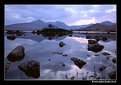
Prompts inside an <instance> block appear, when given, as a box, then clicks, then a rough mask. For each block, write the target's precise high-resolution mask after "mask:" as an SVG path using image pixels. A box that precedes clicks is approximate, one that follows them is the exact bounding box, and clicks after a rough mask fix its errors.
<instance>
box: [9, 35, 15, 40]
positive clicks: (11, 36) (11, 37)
mask: <svg viewBox="0 0 121 85" xmlns="http://www.w3.org/2000/svg"><path fill="white" fill-rule="evenodd" d="M7 39H9V40H15V39H16V36H15V35H9V36H7Z"/></svg>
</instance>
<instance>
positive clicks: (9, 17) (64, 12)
mask: <svg viewBox="0 0 121 85" xmlns="http://www.w3.org/2000/svg"><path fill="white" fill-rule="evenodd" d="M4 10H5V11H4V12H5V13H4V14H5V17H4V19H5V25H10V24H15V23H25V22H31V21H34V20H38V19H40V20H42V21H44V22H49V21H52V22H55V21H60V22H64V23H65V24H67V25H69V26H71V25H86V24H93V23H101V22H103V21H111V22H113V23H116V5H15V4H11V5H5V6H4Z"/></svg>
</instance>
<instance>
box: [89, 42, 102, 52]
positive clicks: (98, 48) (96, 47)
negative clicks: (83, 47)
mask: <svg viewBox="0 0 121 85" xmlns="http://www.w3.org/2000/svg"><path fill="white" fill-rule="evenodd" d="M103 48H104V46H103V45H100V44H99V43H98V42H97V41H95V40H88V48H87V49H88V51H93V52H99V51H101V50H102V49H103Z"/></svg>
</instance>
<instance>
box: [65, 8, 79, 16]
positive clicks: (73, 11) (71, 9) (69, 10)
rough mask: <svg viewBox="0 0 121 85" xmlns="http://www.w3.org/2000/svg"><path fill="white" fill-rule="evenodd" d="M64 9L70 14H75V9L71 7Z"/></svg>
mask: <svg viewBox="0 0 121 85" xmlns="http://www.w3.org/2000/svg"><path fill="white" fill-rule="evenodd" d="M65 10H66V11H68V12H70V13H72V15H75V14H77V11H76V10H75V9H73V8H65Z"/></svg>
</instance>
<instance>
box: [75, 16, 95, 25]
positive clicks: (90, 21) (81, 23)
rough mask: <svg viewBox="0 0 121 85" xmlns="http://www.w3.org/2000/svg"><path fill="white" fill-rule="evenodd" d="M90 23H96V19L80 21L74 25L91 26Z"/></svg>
mask: <svg viewBox="0 0 121 85" xmlns="http://www.w3.org/2000/svg"><path fill="white" fill-rule="evenodd" d="M90 23H96V19H95V17H92V18H90V19H84V20H79V21H76V22H75V23H73V24H74V25H86V24H90Z"/></svg>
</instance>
